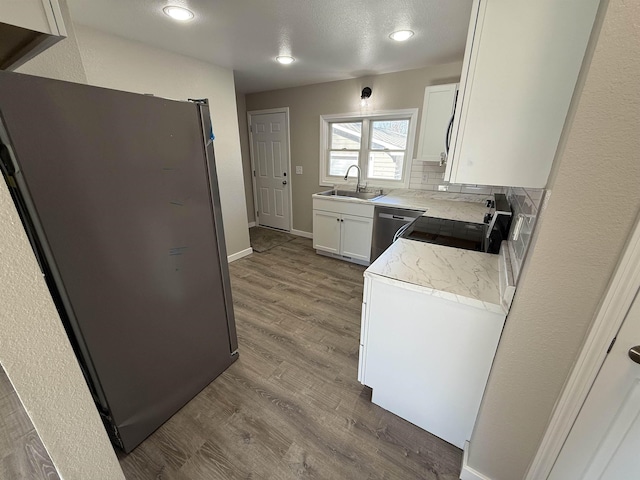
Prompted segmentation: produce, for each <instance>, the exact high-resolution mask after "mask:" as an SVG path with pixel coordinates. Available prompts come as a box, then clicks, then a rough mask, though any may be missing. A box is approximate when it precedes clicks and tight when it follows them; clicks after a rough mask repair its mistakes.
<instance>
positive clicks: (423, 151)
mask: <svg viewBox="0 0 640 480" xmlns="http://www.w3.org/2000/svg"><path fill="white" fill-rule="evenodd" d="M457 88H458V84H457V83H449V84H446V85H434V86H432V87H427V88H426V89H425V91H424V105H423V107H422V120H421V122H420V139H419V141H418V156H417V157H416V160H422V161H424V162H439V161H440V158H441V156H444V154H445V143H446V140H445V138H446V135H447V127H448V126H449V121H450V120H451V116H452V115H453V107H454V102H455V99H456V90H457Z"/></svg>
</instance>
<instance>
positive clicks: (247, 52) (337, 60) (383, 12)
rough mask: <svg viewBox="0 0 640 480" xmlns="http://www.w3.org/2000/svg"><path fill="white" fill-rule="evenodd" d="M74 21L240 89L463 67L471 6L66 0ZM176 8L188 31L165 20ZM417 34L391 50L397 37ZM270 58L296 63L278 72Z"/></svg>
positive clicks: (430, 1) (451, 1) (418, 1)
mask: <svg viewBox="0 0 640 480" xmlns="http://www.w3.org/2000/svg"><path fill="white" fill-rule="evenodd" d="M68 3H69V8H70V10H71V16H72V17H73V20H74V21H76V22H77V23H80V24H83V25H87V26H90V27H94V28H96V29H99V30H102V31H105V32H109V33H113V34H115V35H120V36H123V37H126V38H129V39H132V40H137V41H140V42H144V43H146V44H149V45H153V46H156V47H159V48H163V49H166V50H170V51H173V52H176V53H181V54H184V55H189V56H191V57H195V58H198V59H201V60H205V61H208V62H211V63H214V64H216V65H220V66H223V67H228V68H233V69H234V70H235V74H236V86H237V88H238V90H239V91H241V92H245V93H249V92H259V91H265V90H272V89H276V88H285V87H292V86H297V85H307V84H311V83H319V82H326V81H331V80H341V79H345V78H353V77H360V76H363V75H369V74H378V73H387V72H394V71H400V70H408V69H412V68H419V67H424V66H427V65H436V64H441V63H448V62H452V61H456V60H461V59H462V55H463V52H464V46H465V41H466V34H467V27H468V24H469V17H470V12H471V0H446V1H445V0H185V1H179V0H176V1H175V2H171V1H162V0H91V1H89V0H68ZM170 4H171V5H183V6H186V7H188V8H190V9H191V10H193V11H194V13H195V15H196V17H195V19H194V20H192V21H190V22H187V23H179V22H176V21H174V20H171V19H170V18H168V17H167V16H165V15H164V14H163V13H162V8H163V7H165V6H166V5H170ZM400 29H410V30H413V31H414V32H415V36H414V37H413V38H411V39H410V40H408V41H406V42H403V43H397V42H394V41H392V40H390V39H389V34H390V33H391V32H393V31H395V30H400ZM277 55H292V56H293V57H295V58H296V62H295V63H294V64H292V65H289V66H282V65H279V64H278V63H276V62H275V60H274V58H275V57H276V56H277Z"/></svg>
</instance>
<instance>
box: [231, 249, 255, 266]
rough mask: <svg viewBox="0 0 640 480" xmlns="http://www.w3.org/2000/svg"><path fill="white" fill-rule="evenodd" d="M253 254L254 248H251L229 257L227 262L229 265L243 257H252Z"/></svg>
mask: <svg viewBox="0 0 640 480" xmlns="http://www.w3.org/2000/svg"><path fill="white" fill-rule="evenodd" d="M252 253H253V248H251V247H249V248H245V249H244V250H240V251H239V252H237V253H234V254H232V255H229V256H228V257H227V260H228V261H229V263H231V262H233V261H235V260H239V259H240V258H242V257H246V256H247V255H251V254H252Z"/></svg>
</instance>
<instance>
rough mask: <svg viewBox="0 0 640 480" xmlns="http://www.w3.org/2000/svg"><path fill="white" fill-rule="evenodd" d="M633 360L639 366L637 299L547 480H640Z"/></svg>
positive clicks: (638, 372) (639, 394)
mask: <svg viewBox="0 0 640 480" xmlns="http://www.w3.org/2000/svg"><path fill="white" fill-rule="evenodd" d="M631 348H634V349H636V350H637V351H638V352H639V354H638V355H637V356H636V355H634V354H632V353H630V352H629V350H630V349H631ZM631 357H635V359H636V361H637V362H640V299H639V297H638V295H637V294H636V298H635V300H634V302H633V304H632V305H631V308H630V309H629V312H628V313H627V316H626V318H625V320H624V323H623V324H622V328H621V329H620V332H619V333H618V336H617V340H616V342H615V344H614V345H613V348H612V350H611V352H610V353H609V355H607V358H606V360H605V362H604V364H603V365H602V368H601V370H600V373H598V377H597V378H596V381H595V382H594V384H593V387H592V388H591V391H590V392H589V395H588V397H587V399H586V401H585V403H584V405H583V407H582V410H581V411H580V414H579V415H578V418H577V419H576V422H575V424H574V426H573V428H572V429H571V432H570V433H569V436H568V437H567V441H566V442H565V444H564V446H563V447H562V450H561V452H560V456H559V457H558V460H557V461H556V463H555V465H554V467H553V470H552V471H551V474H550V475H549V480H595V479H598V480H620V479H627V478H629V479H631V478H640V454H639V452H640V364H639V363H636V361H634V360H633V359H632V358H631Z"/></svg>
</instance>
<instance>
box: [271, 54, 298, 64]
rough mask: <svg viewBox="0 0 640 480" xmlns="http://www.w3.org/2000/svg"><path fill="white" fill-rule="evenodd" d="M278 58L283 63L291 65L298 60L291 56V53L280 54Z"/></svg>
mask: <svg viewBox="0 0 640 480" xmlns="http://www.w3.org/2000/svg"><path fill="white" fill-rule="evenodd" d="M276 60H277V61H278V62H279V63H281V64H282V65H290V64H292V63H293V62H295V61H296V59H295V58H293V57H290V56H289V55H280V56H278V57H276Z"/></svg>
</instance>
